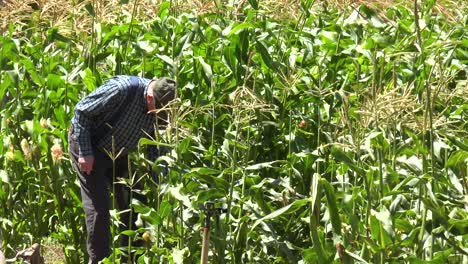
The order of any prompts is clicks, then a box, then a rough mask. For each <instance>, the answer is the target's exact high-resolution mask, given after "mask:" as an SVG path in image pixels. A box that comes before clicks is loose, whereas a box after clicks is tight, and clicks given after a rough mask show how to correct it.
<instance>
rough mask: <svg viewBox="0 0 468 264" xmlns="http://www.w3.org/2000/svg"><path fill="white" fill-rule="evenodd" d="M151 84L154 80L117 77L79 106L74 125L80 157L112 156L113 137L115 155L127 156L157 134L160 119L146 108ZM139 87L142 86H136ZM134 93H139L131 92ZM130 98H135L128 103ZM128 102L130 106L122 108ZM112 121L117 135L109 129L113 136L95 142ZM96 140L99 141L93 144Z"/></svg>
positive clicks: (109, 135)
mask: <svg viewBox="0 0 468 264" xmlns="http://www.w3.org/2000/svg"><path fill="white" fill-rule="evenodd" d="M150 82H151V80H150V79H146V78H140V77H134V76H116V77H114V78H112V79H110V80H108V81H107V82H105V83H104V84H103V85H102V86H100V87H99V88H97V89H96V90H95V91H93V92H92V93H90V94H89V95H88V96H86V97H85V98H83V99H82V100H81V101H80V102H79V103H78V104H77V105H76V107H75V115H74V116H73V119H72V121H71V122H72V126H73V136H74V137H75V139H76V140H77V142H78V145H79V155H80V157H84V156H89V155H94V151H95V149H100V150H107V151H109V152H111V153H112V133H113V136H114V146H115V148H114V150H115V154H117V153H119V152H120V151H122V154H127V153H128V151H130V150H131V149H133V148H135V147H136V146H137V145H138V141H139V139H140V138H142V137H146V135H147V134H148V135H153V134H154V127H155V122H156V118H155V115H154V114H148V113H147V112H148V106H147V104H146V90H147V87H148V85H149V83H150ZM136 83H138V85H135V84H136ZM132 84H134V85H132ZM130 89H137V90H136V91H130ZM127 96H132V97H133V98H131V100H130V101H125V100H126V98H127ZM124 102H129V103H128V105H126V106H122V107H121V105H122V104H123V103H124ZM120 109H122V111H121V113H119V114H117V116H115V114H116V112H117V111H119V110H120ZM111 120H112V122H114V124H111V125H112V128H113V129H112V130H113V132H111V131H110V129H109V132H107V133H106V134H104V136H103V137H102V138H101V139H97V138H93V135H95V134H96V133H97V132H96V130H97V129H100V128H102V127H103V126H102V125H103V124H105V123H108V122H111ZM96 140H98V141H97V142H93V141H96ZM93 144H94V146H93ZM151 152H152V151H151ZM151 154H153V153H151ZM150 156H152V155H150Z"/></svg>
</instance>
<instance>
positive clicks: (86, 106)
mask: <svg viewBox="0 0 468 264" xmlns="http://www.w3.org/2000/svg"><path fill="white" fill-rule="evenodd" d="M175 90H176V83H175V81H173V80H171V79H169V78H161V79H157V80H150V79H146V78H139V77H135V76H116V77H114V78H112V79H110V80H108V81H107V82H105V83H104V84H103V85H102V86H100V87H99V88H97V89H96V90H95V91H93V92H92V93H90V94H89V95H88V96H86V97H85V98H83V99H82V100H81V101H80V102H79V103H78V104H77V105H76V107H75V114H74V116H73V119H72V121H71V123H72V125H71V128H70V131H69V135H68V137H69V152H70V157H71V160H72V164H73V167H74V169H75V170H76V172H77V173H78V177H79V180H80V186H81V198H82V201H83V209H84V211H85V216H86V229H87V250H88V254H89V258H90V261H89V263H98V261H100V260H102V259H103V258H105V257H107V256H109V255H110V241H111V240H110V239H111V237H110V215H109V209H110V196H109V185H110V183H112V182H113V181H114V180H115V178H113V175H115V177H116V178H118V177H126V176H127V174H128V163H127V154H128V152H129V151H130V150H132V149H134V148H135V147H136V146H137V144H138V141H139V139H140V138H142V137H146V136H147V135H154V131H155V127H159V126H160V125H163V126H164V125H165V122H166V119H167V114H165V113H164V112H161V111H157V110H158V109H163V108H164V107H165V106H166V105H167V104H168V103H169V102H170V101H172V100H173V99H174V97H175ZM155 113H158V114H155ZM112 156H113V157H114V158H115V157H117V158H116V159H115V160H114V161H113V160H112V158H111V157H112ZM114 166H115V167H114ZM114 173H115V174H114ZM126 191H127V189H126V188H125V187H124V186H123V185H120V184H116V185H115V194H114V195H115V197H116V200H117V204H118V206H119V209H121V210H124V209H126V208H128V201H125V199H124V197H125V196H126ZM127 196H128V195H127ZM122 218H124V219H121V222H123V223H125V224H128V214H127V215H125V214H124V215H123V217H122Z"/></svg>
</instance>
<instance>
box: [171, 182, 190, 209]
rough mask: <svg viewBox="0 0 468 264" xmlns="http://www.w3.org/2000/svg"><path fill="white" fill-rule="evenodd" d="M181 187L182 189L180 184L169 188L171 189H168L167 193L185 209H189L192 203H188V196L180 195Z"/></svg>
mask: <svg viewBox="0 0 468 264" xmlns="http://www.w3.org/2000/svg"><path fill="white" fill-rule="evenodd" d="M182 187H183V186H182V183H181V184H179V185H178V186H176V187H171V188H169V193H170V194H171V195H172V197H174V198H175V199H176V200H178V201H180V202H182V204H183V205H185V206H186V207H189V208H191V207H192V203H191V202H190V198H189V196H188V195H185V194H182V193H181V189H182Z"/></svg>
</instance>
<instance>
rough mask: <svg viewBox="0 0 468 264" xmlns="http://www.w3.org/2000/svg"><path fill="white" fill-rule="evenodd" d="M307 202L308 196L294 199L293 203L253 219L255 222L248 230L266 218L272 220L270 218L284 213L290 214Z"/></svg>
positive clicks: (308, 200)
mask: <svg viewBox="0 0 468 264" xmlns="http://www.w3.org/2000/svg"><path fill="white" fill-rule="evenodd" d="M308 202H310V199H309V198H306V199H301V200H296V201H294V202H293V203H291V204H289V205H287V206H285V207H283V208H281V209H278V210H276V211H274V212H272V213H270V214H268V215H266V216H264V217H262V218H260V219H258V220H257V221H255V223H254V224H253V225H252V227H251V228H250V230H251V231H252V230H254V229H255V227H257V226H258V225H259V224H261V223H263V222H266V221H268V220H272V219H275V218H277V217H279V216H282V215H286V214H290V213H293V212H295V211H297V210H299V209H301V208H302V207H304V206H305V205H306V204H307V203H308Z"/></svg>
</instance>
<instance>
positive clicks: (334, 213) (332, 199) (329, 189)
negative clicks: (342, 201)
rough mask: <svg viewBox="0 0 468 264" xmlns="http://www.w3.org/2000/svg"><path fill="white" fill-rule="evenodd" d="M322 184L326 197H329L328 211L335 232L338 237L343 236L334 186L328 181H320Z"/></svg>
mask: <svg viewBox="0 0 468 264" xmlns="http://www.w3.org/2000/svg"><path fill="white" fill-rule="evenodd" d="M320 180H321V181H320V183H321V184H322V186H323V187H324V188H323V189H324V191H325V195H326V196H327V202H328V210H330V220H331V223H332V227H333V231H334V232H335V234H336V235H338V236H341V219H340V213H339V212H338V207H337V205H336V196H335V191H334V190H333V186H331V184H330V183H329V182H328V181H327V180H326V179H323V178H322V179H320Z"/></svg>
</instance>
